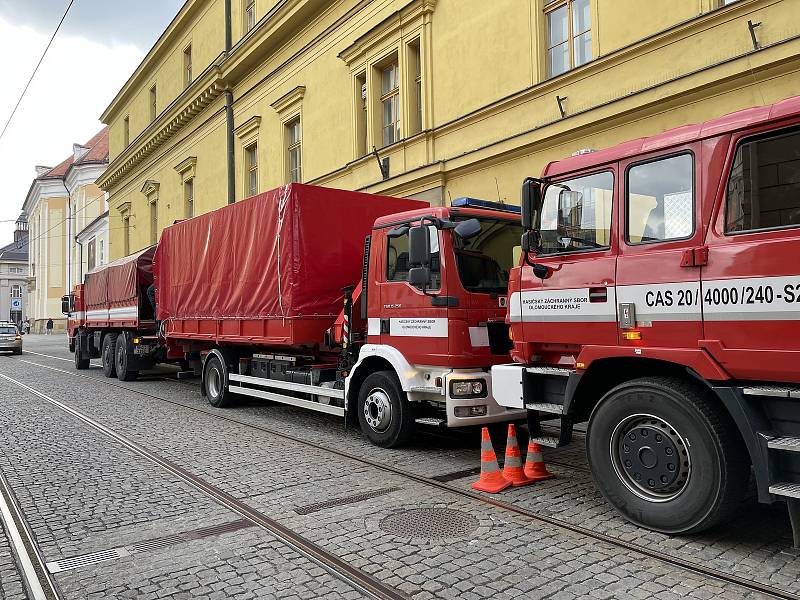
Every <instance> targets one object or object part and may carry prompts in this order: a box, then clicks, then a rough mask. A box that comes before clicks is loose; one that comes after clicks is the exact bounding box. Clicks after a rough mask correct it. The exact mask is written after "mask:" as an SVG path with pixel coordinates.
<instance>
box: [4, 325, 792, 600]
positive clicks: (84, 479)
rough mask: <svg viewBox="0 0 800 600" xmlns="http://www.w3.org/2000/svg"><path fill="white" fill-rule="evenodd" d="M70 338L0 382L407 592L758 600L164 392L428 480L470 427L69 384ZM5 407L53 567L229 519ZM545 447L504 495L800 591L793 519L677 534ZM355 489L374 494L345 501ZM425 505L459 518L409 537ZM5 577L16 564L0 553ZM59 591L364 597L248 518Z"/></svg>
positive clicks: (32, 342)
mask: <svg viewBox="0 0 800 600" xmlns="http://www.w3.org/2000/svg"><path fill="white" fill-rule="evenodd" d="M65 345H66V344H65V341H64V340H63V339H60V338H56V339H52V338H51V339H47V340H45V339H43V338H38V339H37V338H36V336H32V337H31V338H26V350H29V351H34V352H41V353H43V354H49V355H53V356H57V357H59V358H60V359H61V360H58V359H54V358H48V357H44V356H37V355H35V354H29V353H26V355H24V356H23V357H21V358H19V357H15V358H0V373H5V374H7V375H9V376H11V377H14V378H16V379H19V380H21V381H23V382H24V383H26V384H28V385H31V386H33V387H35V388H36V389H38V390H40V391H41V392H43V393H45V394H49V395H50V396H53V397H54V398H56V399H59V400H61V401H63V402H66V403H68V404H69V405H70V406H72V407H74V408H75V409H77V410H80V411H82V412H84V413H85V414H87V415H89V416H91V417H92V418H94V419H96V420H98V421H99V422H101V423H102V424H104V425H106V426H108V427H110V428H112V429H114V430H116V431H119V432H121V433H124V435H126V436H128V437H129V438H130V439H132V440H134V441H136V442H137V443H140V444H142V445H144V446H146V447H147V448H149V449H151V450H153V451H155V452H157V453H158V454H159V455H160V456H163V457H165V458H167V459H169V460H172V461H174V462H176V463H178V464H180V465H181V466H182V467H184V468H185V469H187V470H188V471H190V472H191V473H192V474H194V475H196V476H199V477H201V478H202V479H203V480H204V481H207V482H209V483H210V484H213V485H214V486H216V487H218V488H219V489H221V490H223V491H225V492H227V493H228V494H231V495H232V496H234V497H235V498H237V499H238V500H241V501H245V502H246V503H247V504H248V505H249V506H251V507H253V508H255V509H257V510H259V511H261V512H262V513H264V514H266V515H268V516H269V517H271V518H273V519H276V520H278V521H279V522H280V523H281V524H283V525H285V526H287V527H289V528H291V529H292V530H294V531H297V532H298V533H300V534H301V535H303V536H304V537H306V538H307V539H309V540H311V541H313V542H315V543H317V544H318V545H320V546H322V547H323V548H325V549H326V550H328V551H329V552H332V553H334V554H335V555H337V556H339V557H341V558H342V559H344V560H346V561H347V562H349V563H350V564H352V565H353V566H355V567H357V568H359V569H361V570H363V571H364V572H366V573H369V574H372V575H374V576H375V577H376V578H378V579H379V580H380V581H382V582H383V583H385V584H388V585H390V586H392V587H394V588H396V589H397V590H399V591H401V592H402V593H405V594H408V595H409V596H411V597H413V598H415V599H425V598H489V597H491V598H519V597H526V598H551V597H552V598H572V597H582V596H585V597H593V598H612V597H620V598H623V597H624V598H647V597H658V598H678V597H692V598H711V597H721V598H723V597H724V598H741V597H758V595H757V594H755V593H753V592H750V591H749V590H746V589H745V588H742V587H741V586H737V585H735V584H731V583H727V582H723V581H720V580H715V579H711V578H709V577H707V576H704V575H700V574H697V573H694V572H691V571H688V570H685V569H681V568H679V567H675V566H672V565H670V564H667V563H664V562H662V561H659V560H657V559H654V558H648V557H647V556H644V555H642V554H641V553H638V552H635V551H630V550H625V549H623V548H620V547H618V546H616V545H613V544H608V543H604V542H599V541H596V540H594V539H592V538H589V537H587V536H585V535H582V534H580V533H575V532H570V531H566V530H564V529H563V528H559V527H555V526H553V525H549V524H546V523H543V522H537V521H531V520H530V519H527V518H525V517H522V516H519V515H515V514H511V513H508V512H507V511H503V510H500V509H496V508H492V507H489V506H487V505H484V504H482V503H479V502H476V501H474V500H470V499H468V498H464V497H462V496H459V495H456V494H453V493H450V492H447V491H446V490H441V489H436V488H433V487H431V486H426V485H424V484H422V483H419V482H415V481H413V480H411V479H409V478H407V477H403V476H401V475H399V474H392V473H387V472H386V471H382V470H380V469H377V468H375V467H373V466H370V465H365V464H363V463H360V462H356V461H353V460H351V459H347V458H344V457H341V456H336V455H334V454H331V453H329V452H325V451H323V450H316V449H312V448H309V447H308V446H307V445H303V444H299V443H297V442H293V441H289V440H286V439H283V438H280V437H276V436H274V435H270V434H269V433H267V432H264V431H262V430H258V429H255V428H252V427H248V426H246V425H243V424H240V423H236V422H231V421H230V420H223V419H220V418H218V417H216V416H213V415H208V414H201V413H199V412H197V411H191V410H187V409H186V408H182V407H180V406H176V405H174V404H169V403H166V402H164V401H163V399H166V400H171V401H174V402H180V403H182V404H185V405H187V406H193V407H197V408H201V409H203V410H211V411H212V412H214V413H217V414H219V415H221V416H224V417H230V418H233V419H236V420H239V421H241V422H243V423H249V424H252V425H257V426H261V427H267V428H270V429H273V430H277V431H280V432H283V433H286V434H288V435H292V436H295V437H297V438H301V439H304V440H308V441H311V442H314V443H317V444H321V445H323V446H325V447H326V448H332V449H336V450H340V451H343V452H347V453H349V454H351V455H356V456H360V457H363V458H365V459H369V460H373V461H377V462H379V463H382V464H387V465H391V466H394V467H397V468H402V469H405V470H408V471H411V472H414V473H417V474H420V475H423V476H426V477H432V476H442V475H448V474H452V473H457V472H459V471H463V470H468V469H471V468H473V467H475V466H476V464H477V451H476V446H477V444H476V441H477V437H476V436H477V434H476V432H474V431H472V432H463V433H457V434H451V433H447V434H444V435H442V434H436V435H429V434H424V435H420V436H418V439H417V440H416V441H415V443H414V444H413V445H412V446H411V447H409V448H404V449H399V450H386V449H380V448H376V447H374V446H371V445H369V444H368V443H367V442H365V441H364V440H363V439H362V438H361V436H360V434H359V433H357V432H352V431H344V430H343V427H342V424H341V422H338V421H337V420H335V419H333V418H329V417H327V416H325V415H318V414H315V413H308V412H305V411H301V410H296V409H292V408H288V407H285V406H280V405H268V404H265V403H256V402H253V403H243V404H241V405H240V406H238V407H236V408H233V409H230V410H225V411H214V410H213V409H210V407H208V405H207V404H206V403H205V401H204V400H203V399H202V398H201V397H200V395H199V392H198V385H197V383H196V382H178V381H176V380H165V379H163V378H162V377H163V375H164V374H169V373H168V372H167V371H163V372H162V375H157V376H148V377H144V378H143V380H142V381H137V382H130V383H121V382H118V381H117V380H106V379H105V378H104V377H103V375H102V371H101V370H99V369H98V368H92V369H90V370H89V371H84V372H82V374H84V375H85V376H86V377H89V378H95V379H96V381H91V380H90V379H87V378H86V377H74V376H73V374H74V371H73V367H72V365H71V364H69V363H68V362H67V360H69V359H70V357H71V355H70V354H69V353H68V352H66V351H65ZM25 361H27V362H25ZM70 362H71V360H70ZM31 363H38V364H39V365H46V366H48V367H50V369H47V368H43V367H42V366H36V365H34V364H31ZM54 369H61V370H63V371H66V372H67V373H63V372H60V371H57V370H54ZM109 384H113V385H109ZM137 391H138V392H141V393H137ZM145 394H146V395H145ZM151 396H155V398H154V397H151ZM0 402H3V405H4V407H6V408H7V410H6V411H4V412H3V414H2V415H0V428H2V430H3V431H4V432H6V431H8V432H9V435H8V436H6V435H4V436H3V439H2V440H1V441H0V454H2V457H1V458H0V468H1V469H2V470H3V472H4V473H5V474H6V476H7V477H8V479H9V482H10V483H11V485H12V487H13V488H14V491H15V494H16V496H17V499H18V501H19V503H20V504H21V505H22V507H23V510H24V512H25V516H26V518H27V520H28V521H29V523H30V524H31V526H32V528H33V529H34V532H35V534H36V539H37V542H38V544H39V546H40V547H41V548H42V551H43V553H44V554H45V558H46V559H47V560H48V561H50V560H57V559H59V558H65V557H70V556H75V555H78V554H84V553H87V552H94V551H99V550H108V549H111V548H116V547H120V546H125V545H129V544H135V543H137V542H142V541H144V540H148V539H151V538H154V537H162V536H164V535H167V534H170V533H177V532H181V531H187V530H192V529H197V528H199V527H204V526H206V525H217V524H220V523H225V522H230V521H233V520H235V519H236V518H237V516H236V515H234V514H232V513H231V512H230V511H228V509H226V508H223V507H221V506H219V505H218V504H215V503H214V502H213V501H211V500H209V499H208V498H207V497H204V496H202V495H201V494H198V493H197V492H196V491H194V490H191V489H188V488H187V487H186V486H185V485H184V484H183V483H182V482H180V481H176V480H175V479H174V478H173V477H171V476H170V475H169V474H167V473H166V472H165V471H163V470H160V469H159V468H158V467H156V466H155V465H153V464H151V463H148V462H146V461H144V459H142V458H140V457H138V456H136V455H133V454H132V453H130V452H129V451H127V450H126V449H125V448H124V447H117V446H116V445H115V442H112V441H109V440H107V439H105V438H103V437H102V436H100V435H99V434H98V433H96V432H94V431H93V430H90V429H89V428H87V427H86V426H84V425H82V424H80V423H79V422H78V421H77V420H75V419H74V418H73V417H71V416H69V415H66V414H65V413H63V412H61V411H58V410H57V409H55V408H54V407H52V406H49V405H47V404H46V403H43V402H41V401H40V400H38V399H36V397H35V396H31V395H27V394H25V393H24V392H22V390H19V389H17V388H13V387H11V386H9V385H8V384H7V383H5V382H0ZM578 437H579V436H578ZM578 442H580V439H579V440H578ZM546 456H547V457H548V458H549V459H552V461H554V462H552V463H551V467H550V468H551V470H552V471H554V472H555V473H556V474H557V475H559V477H558V478H557V479H555V480H552V481H548V482H543V483H540V484H537V485H536V486H530V487H527V488H520V489H514V490H509V491H507V492H504V493H503V494H502V495H501V496H500V499H502V500H504V501H506V502H509V503H513V504H515V505H518V506H521V507H525V508H527V509H530V510H534V511H537V512H540V513H542V514H546V515H552V516H554V517H556V518H558V519H561V520H564V521H567V522H569V523H572V524H577V525H581V526H583V527H587V528H590V529H592V530H595V531H598V532H602V533H604V534H606V535H609V536H612V537H614V538H618V539H621V540H624V541H626V542H631V543H635V544H638V545H641V546H644V547H646V548H649V549H651V550H655V551H657V552H660V553H663V554H665V555H672V556H676V557H678V558H682V559H686V560H690V561H693V562H695V563H700V564H703V565H707V566H710V567H713V568H718V569H722V570H724V571H726V572H729V573H735V574H737V575H739V576H742V577H746V578H748V579H752V580H755V581H759V582H762V583H765V584H769V585H772V586H774V587H776V588H780V589H784V590H786V591H787V592H793V593H800V582H799V581H798V574H800V560H798V556H797V554H796V553H795V552H792V551H788V550H787V548H789V547H790V546H791V539H790V537H791V534H790V530H789V527H788V522H787V519H786V515H785V513H783V512H782V511H780V510H774V509H765V508H763V507H759V506H758V505H757V504H755V503H754V502H752V501H749V502H747V503H746V504H745V505H744V506H743V507H742V509H741V512H740V515H739V516H738V517H737V520H736V522H735V523H734V524H733V525H732V526H727V527H725V528H720V530H718V531H716V532H712V533H709V534H707V535H704V536H696V537H692V538H668V537H666V536H662V535H659V534H654V533H652V532H648V531H645V530H641V529H639V528H636V527H634V526H632V525H629V524H627V523H625V522H624V521H622V520H621V519H620V518H619V517H618V516H617V515H616V513H614V512H613V511H612V510H611V509H610V508H609V507H608V506H607V505H606V504H605V503H604V502H603V500H602V498H601V497H600V496H599V494H598V493H597V492H596V491H595V489H594V487H593V486H592V484H591V480H590V477H589V474H588V471H587V466H586V458H585V453H584V452H583V449H582V447H581V444H580V443H576V444H575V445H574V446H573V447H571V448H566V449H561V450H559V451H557V452H547V453H546ZM453 478H455V481H454V482H453V485H456V486H460V487H464V488H466V487H467V486H468V485H469V483H470V482H471V481H472V478H471V477H463V478H460V479H458V478H456V476H455V475H453ZM361 492H366V494H365V495H366V496H372V497H369V498H366V499H365V498H352V496H354V495H355V494H359V493H361ZM337 499H342V500H340V501H338V500H337ZM412 509H413V510H420V511H422V512H421V513H417V512H411V513H409V512H407V511H409V510H412ZM425 511H428V513H430V512H431V511H438V512H436V514H437V515H439V516H442V515H444V516H446V517H447V518H448V523H449V524H450V527H449V528H447V529H446V530H442V531H439V532H438V533H437V535H435V536H432V535H431V532H430V531H428V532H427V533H426V532H422V533H421V534H415V532H414V531H413V528H414V527H415V526H420V524H421V525H425V523H426V521H425V520H424V519H423V520H419V519H417V520H415V518H414V517H415V515H420V514H423V515H424V514H425ZM2 550H3V546H2V539H1V538H0V552H2ZM11 565H12V569H13V563H11ZM0 569H2V571H0V572H5V566H4V563H3V562H2V559H0ZM3 581H5V577H4V578H3ZM57 582H58V584H59V585H60V586H61V588H62V590H63V591H64V592H65V596H66V597H68V598H84V597H87V596H89V597H97V598H100V597H112V598H113V597H154V598H155V597H174V598H182V597H190V596H194V597H214V596H212V595H211V594H212V593H217V595H218V597H240V596H238V595H236V594H238V593H241V594H242V595H241V597H243V598H244V597H248V598H255V597H258V598H278V597H280V598H283V597H290V594H291V593H294V594H296V595H297V596H298V597H313V598H317V597H322V596H323V595H324V593H328V594H329V595H330V596H331V597H337V598H338V597H349V596H348V595H347V594H350V595H355V597H358V594H357V592H354V591H353V590H352V589H349V588H347V586H346V585H345V584H343V583H341V582H339V581H337V580H335V579H333V578H332V577H331V576H330V575H328V574H327V573H326V572H324V571H322V570H321V569H320V568H319V567H316V566H314V565H313V564H312V563H309V562H308V561H306V560H305V559H302V558H301V557H300V556H299V555H297V554H296V553H293V551H291V550H289V549H288V548H286V547H285V546H284V545H282V543H281V542H279V541H278V540H276V539H275V538H273V537H271V536H270V535H269V534H267V533H265V532H263V531H261V530H260V529H257V528H247V529H243V530H239V531H236V532H232V533H225V534H221V535H217V536H212V537H209V538H204V539H202V540H196V541H192V542H189V543H184V544H180V545H174V546H170V547H169V548H164V549H160V550H157V551H152V552H147V553H142V554H139V555H136V556H135V557H134V556H129V557H126V558H122V559H120V560H116V561H110V562H106V563H101V564H99V565H95V566H94V567H88V568H80V569H75V570H72V571H66V572H64V573H61V574H58V575H57ZM2 585H4V584H2ZM315 586H316V587H315ZM337 586H338V587H337ZM290 590H291V592H290ZM234 592H235V593H234ZM137 594H138V595H137ZM148 594H149V596H148Z"/></svg>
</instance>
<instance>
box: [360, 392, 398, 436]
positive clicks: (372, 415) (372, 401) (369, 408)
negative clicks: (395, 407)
mask: <svg viewBox="0 0 800 600" xmlns="http://www.w3.org/2000/svg"><path fill="white" fill-rule="evenodd" d="M364 420H365V421H366V422H367V425H369V426H370V428H372V429H373V430H374V431H377V432H379V433H380V432H383V431H386V429H388V427H389V425H390V424H391V422H392V401H391V400H390V399H389V395H388V394H387V393H386V392H385V391H384V390H382V389H374V390H372V391H371V392H370V393H369V395H367V398H366V400H365V401H364Z"/></svg>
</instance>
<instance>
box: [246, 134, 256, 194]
mask: <svg viewBox="0 0 800 600" xmlns="http://www.w3.org/2000/svg"><path fill="white" fill-rule="evenodd" d="M244 156H245V168H246V177H245V192H246V193H247V196H246V197H247V198H249V197H251V196H255V195H256V194H258V141H257V140H255V141H252V142H250V143H249V144H247V145H246V146H245V147H244ZM251 158H252V161H251ZM253 173H255V187H253V185H252V183H253V182H252V177H253Z"/></svg>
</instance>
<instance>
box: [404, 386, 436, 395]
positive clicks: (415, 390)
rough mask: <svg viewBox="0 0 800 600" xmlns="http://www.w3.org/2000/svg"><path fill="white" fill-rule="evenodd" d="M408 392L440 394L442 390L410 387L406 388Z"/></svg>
mask: <svg viewBox="0 0 800 600" xmlns="http://www.w3.org/2000/svg"><path fill="white" fill-rule="evenodd" d="M408 391H409V392H417V393H420V394H439V395H441V393H442V388H440V387H425V386H412V387H410V388H408Z"/></svg>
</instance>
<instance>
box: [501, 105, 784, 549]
mask: <svg viewBox="0 0 800 600" xmlns="http://www.w3.org/2000/svg"><path fill="white" fill-rule="evenodd" d="M798 159H800V98H791V99H788V100H786V101H783V102H780V103H777V104H774V105H771V106H764V107H757V108H752V109H748V110H744V111H740V112H737V113H734V114H731V115H727V116H724V117H721V118H719V119H715V120H713V121H709V122H706V123H702V124H698V125H687V126H685V127H681V128H678V129H675V130H671V131H667V132H665V133H663V134H661V135H657V136H653V137H651V138H644V139H639V140H634V141H631V142H627V143H624V144H621V145H619V146H616V147H614V148H610V149H608V150H603V151H600V152H589V153H581V154H579V155H576V156H573V157H571V158H567V159H565V160H562V161H559V162H556V163H552V164H550V165H548V166H547V168H546V169H545V171H544V173H543V174H542V177H541V179H529V180H527V181H526V183H525V185H524V187H523V227H524V229H525V234H524V236H523V241H522V246H523V252H522V258H521V262H520V264H519V266H518V267H516V268H515V269H514V270H512V273H511V283H510V286H509V293H510V299H509V314H508V321H509V324H510V326H511V331H512V336H513V340H514V348H513V350H512V358H513V360H514V364H512V365H503V366H498V367H496V368H494V369H493V377H494V384H495V392H496V394H495V395H496V397H497V399H498V402H500V403H501V404H503V405H505V406H508V407H516V408H526V409H527V410H528V415H529V422H530V426H531V430H532V432H533V435H534V436H536V435H538V436H540V438H541V440H540V441H542V442H544V443H547V444H549V445H552V446H560V445H564V444H566V443H568V442H569V440H570V436H571V431H572V424H573V423H574V422H579V421H587V420H588V422H589V423H588V429H587V437H586V442H587V451H588V454H589V462H590V466H591V468H592V473H593V475H594V478H595V482H596V484H597V485H598V487H599V488H600V490H601V492H602V493H603V495H604V496H605V497H606V499H607V500H608V501H609V502H610V503H611V504H612V505H614V506H615V507H616V508H617V510H619V511H620V512H621V513H622V514H623V515H625V516H626V517H627V518H628V519H629V520H631V521H633V522H635V523H638V524H641V525H644V526H647V527H650V528H652V529H656V530H659V531H665V532H669V533H687V532H693V531H700V530H702V529H705V528H708V527H711V526H713V525H715V524H716V523H719V522H720V521H722V520H724V519H725V518H726V517H727V516H729V515H730V514H731V512H732V510H734V509H735V507H736V506H737V504H738V502H739V501H740V500H741V497H742V494H743V493H744V491H745V490H746V488H747V481H748V478H749V472H750V464H752V465H753V467H754V472H755V475H756V481H757V484H758V493H759V499H760V500H761V501H763V502H772V501H776V500H783V501H787V503H788V504H789V506H790V513H791V515H792V521H793V525H794V526H795V531H796V532H797V531H798V526H799V525H800V520H799V517H800V511H799V510H798V507H797V501H796V498H798V497H800V454H798V453H797V452H796V450H797V448H800V410H798V408H797V404H796V402H797V400H796V398H800V371H798V368H797V365H798V360H800V335H798V334H800V310H799V309H798V307H800V293H798V292H799V291H800V267H798V262H797V260H796V257H797V256H798V255H800V178H798V176H797V174H798V166H797V165H798V164H800V163H799V162H798ZM548 418H549V419H552V418H557V419H559V420H560V421H561V430H560V432H559V433H558V434H557V435H550V436H545V434H544V433H543V429H542V427H541V421H543V420H546V419H548Z"/></svg>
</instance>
